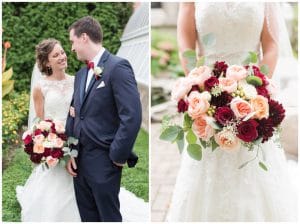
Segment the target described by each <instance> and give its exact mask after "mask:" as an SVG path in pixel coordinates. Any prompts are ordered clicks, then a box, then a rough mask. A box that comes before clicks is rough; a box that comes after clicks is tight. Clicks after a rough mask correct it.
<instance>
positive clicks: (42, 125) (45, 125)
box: [36, 121, 52, 131]
mask: <svg viewBox="0 0 300 224" xmlns="http://www.w3.org/2000/svg"><path fill="white" fill-rule="evenodd" d="M51 125H52V124H51V123H50V122H47V121H41V122H40V123H38V124H37V125H36V126H37V128H38V129H41V130H42V131H49V130H50V128H51Z"/></svg>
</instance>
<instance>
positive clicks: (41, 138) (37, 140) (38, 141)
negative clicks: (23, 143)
mask: <svg viewBox="0 0 300 224" xmlns="http://www.w3.org/2000/svg"><path fill="white" fill-rule="evenodd" d="M44 140H45V137H44V135H36V136H34V143H35V144H40V145H41V144H43V141H44Z"/></svg>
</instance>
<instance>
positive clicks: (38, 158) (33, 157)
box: [30, 153, 43, 163]
mask: <svg viewBox="0 0 300 224" xmlns="http://www.w3.org/2000/svg"><path fill="white" fill-rule="evenodd" d="M42 157H43V154H38V153H33V154H31V156H30V160H31V161H32V162H33V163H40V162H41V159H42Z"/></svg>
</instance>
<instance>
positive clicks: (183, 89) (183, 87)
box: [171, 77, 192, 101]
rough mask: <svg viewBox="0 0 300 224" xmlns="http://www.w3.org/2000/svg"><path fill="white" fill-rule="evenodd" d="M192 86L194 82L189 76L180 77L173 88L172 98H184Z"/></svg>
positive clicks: (177, 99)
mask: <svg viewBox="0 0 300 224" xmlns="http://www.w3.org/2000/svg"><path fill="white" fill-rule="evenodd" d="M191 88H192V84H191V82H190V81H189V80H188V79H187V78H183V77H181V78H179V79H178V80H177V81H176V83H175V86H174V87H173V89H172V93H171V97H172V100H176V101H179V100H181V99H184V97H185V96H186V95H187V94H188V93H189V92H190V90H191Z"/></svg>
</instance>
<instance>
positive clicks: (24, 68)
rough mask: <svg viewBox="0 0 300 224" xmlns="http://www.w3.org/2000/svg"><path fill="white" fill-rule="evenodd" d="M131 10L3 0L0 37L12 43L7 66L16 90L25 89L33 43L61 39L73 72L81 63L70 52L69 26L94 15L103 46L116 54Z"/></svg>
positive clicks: (113, 5)
mask: <svg viewBox="0 0 300 224" xmlns="http://www.w3.org/2000/svg"><path fill="white" fill-rule="evenodd" d="M131 13H132V3H84V2H81V3H74V2H72V3H66V2H56V3H50V2H44V3H35V2H30V3H28V2H27V3H26V2H23V3H21V2H5V3H2V14H3V15H2V27H3V38H2V39H3V41H10V42H11V44H12V48H11V49H10V51H9V54H8V58H7V67H11V66H13V68H14V76H13V79H15V80H18V81H17V82H16V83H15V90H16V91H22V90H27V91H28V89H29V86H30V77H31V73H32V69H33V65H34V62H35V60H34V50H35V45H36V44H37V43H39V42H40V41H41V40H43V39H45V38H50V37H52V38H56V39H58V40H60V41H61V43H62V45H63V47H64V49H65V50H66V53H67V55H68V60H69V62H68V65H69V68H68V71H67V72H68V73H69V74H74V73H75V71H77V70H79V68H80V67H81V66H82V63H81V62H79V61H77V59H76V55H75V54H74V53H71V46H70V43H69V33H68V28H69V26H70V25H71V24H72V23H73V22H74V21H76V20H77V19H79V18H81V17H83V16H87V15H91V16H93V17H94V18H96V19H98V20H99V22H100V23H101V25H102V29H103V33H104V46H105V47H106V48H107V49H108V50H109V51H111V52H112V53H116V52H117V50H118V48H119V46H120V37H121V35H122V33H123V29H124V28H125V25H126V23H127V21H128V19H129V17H130V15H131Z"/></svg>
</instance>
